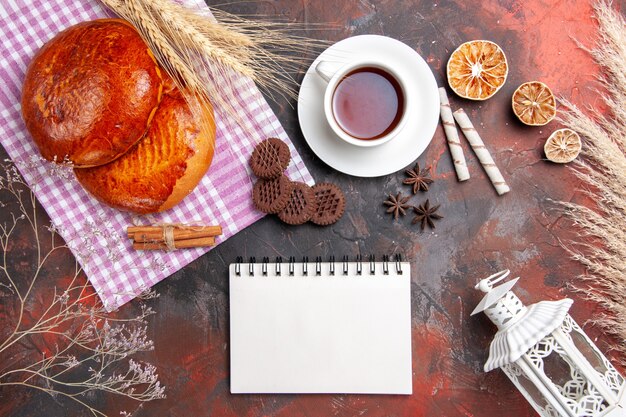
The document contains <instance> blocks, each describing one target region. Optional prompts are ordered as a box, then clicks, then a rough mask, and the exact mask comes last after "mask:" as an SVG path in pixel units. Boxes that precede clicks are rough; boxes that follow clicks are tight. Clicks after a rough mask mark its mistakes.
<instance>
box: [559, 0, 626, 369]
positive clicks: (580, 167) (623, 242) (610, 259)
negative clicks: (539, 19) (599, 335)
mask: <svg viewBox="0 0 626 417" xmlns="http://www.w3.org/2000/svg"><path fill="white" fill-rule="evenodd" d="M595 13H596V18H597V21H598V25H599V40H598V42H597V45H596V47H595V48H594V49H592V50H590V51H589V52H590V53H591V55H592V56H593V57H594V59H595V60H596V61H597V62H598V64H600V66H601V67H602V69H603V73H604V75H603V76H602V77H601V78H600V82H601V83H602V85H603V86H604V88H605V89H606V91H607V93H605V94H603V99H604V102H605V104H606V106H607V109H608V110H609V116H603V115H602V114H600V112H599V111H597V110H595V109H590V110H589V114H585V113H584V112H583V111H581V110H580V109H579V108H577V107H576V106H575V105H573V104H572V103H570V102H568V101H566V100H563V104H564V105H565V107H566V108H567V110H565V111H563V112H562V113H561V115H560V118H561V121H562V122H563V124H565V125H566V126H567V127H569V128H571V129H573V130H575V131H577V132H578V133H579V134H580V135H581V136H582V137H583V139H584V142H583V156H584V161H583V162H579V163H577V165H576V166H575V173H576V175H577V176H578V177H579V178H580V179H581V180H582V181H583V182H584V183H585V184H586V185H587V187H586V188H585V191H584V192H585V193H587V194H588V195H589V196H590V197H591V198H592V199H593V200H594V201H595V202H596V206H595V207H592V208H587V207H584V206H582V205H578V204H574V203H568V202H561V203H560V204H561V206H562V207H564V209H565V214H566V215H567V217H569V218H570V219H571V220H572V221H573V222H574V224H575V225H576V226H577V234H578V236H579V238H580V239H579V242H574V243H573V244H572V245H571V246H569V247H568V250H569V251H570V252H571V253H572V255H573V257H574V259H576V260H578V261H579V262H581V263H582V264H583V265H584V266H585V267H586V273H585V274H584V275H582V276H581V277H580V278H581V279H582V283H577V284H575V285H576V287H577V288H579V289H581V290H583V292H584V294H586V296H587V297H588V298H589V299H591V300H594V301H595V302H597V303H598V304H600V305H601V306H602V307H603V308H604V310H605V311H606V313H604V314H602V315H600V316H599V317H594V318H593V321H594V322H596V323H597V324H599V325H600V326H601V327H602V328H603V329H604V330H605V331H606V332H607V333H610V334H612V335H613V336H615V337H616V338H617V340H618V344H617V346H614V348H615V349H616V350H617V351H619V352H620V353H621V357H620V361H621V363H622V365H626V303H625V302H624V300H625V299H626V22H625V20H624V17H623V16H622V15H621V14H620V13H619V12H617V11H615V10H613V9H612V7H611V3H610V2H608V1H606V0H602V1H600V2H598V3H597V4H596V5H595Z"/></svg>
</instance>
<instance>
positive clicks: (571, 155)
mask: <svg viewBox="0 0 626 417" xmlns="http://www.w3.org/2000/svg"><path fill="white" fill-rule="evenodd" d="M581 148H582V143H581V142H580V136H578V133H576V132H574V131H573V130H571V129H559V130H555V131H554V132H552V134H551V135H550V137H549V138H548V140H547V141H546V144H545V145H544V146H543V150H544V151H545V153H546V157H547V158H548V159H549V160H550V161H552V162H556V163H559V164H565V163H568V162H572V161H573V160H574V159H575V158H576V157H577V156H578V154H579V153H580V150H581Z"/></svg>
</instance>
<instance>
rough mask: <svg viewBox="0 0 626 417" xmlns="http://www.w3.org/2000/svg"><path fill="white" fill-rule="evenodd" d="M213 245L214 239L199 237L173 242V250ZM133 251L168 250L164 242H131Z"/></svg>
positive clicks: (211, 237)
mask: <svg viewBox="0 0 626 417" xmlns="http://www.w3.org/2000/svg"><path fill="white" fill-rule="evenodd" d="M213 245H215V237H213V236H210V237H201V238H197V239H183V240H174V245H173V249H185V248H201V247H207V246H213ZM133 249H135V250H168V249H170V248H168V247H167V244H166V243H165V242H136V241H135V242H133Z"/></svg>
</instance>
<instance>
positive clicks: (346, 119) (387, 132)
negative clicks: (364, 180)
mask: <svg viewBox="0 0 626 417" xmlns="http://www.w3.org/2000/svg"><path fill="white" fill-rule="evenodd" d="M324 65H325V62H324V61H322V62H320V63H319V64H318V65H317V66H316V71H317V72H318V74H319V75H320V76H321V77H322V78H323V79H324V80H325V81H327V82H328V86H327V87H326V93H325V97H324V111H325V113H326V118H327V120H328V123H329V125H330V126H331V128H332V129H333V131H334V132H335V133H336V134H337V136H338V137H340V138H341V139H343V140H345V141H346V142H348V143H351V144H354V145H357V146H376V145H381V144H383V143H385V142H387V141H389V140H390V139H391V138H393V137H394V136H395V135H396V133H397V132H398V131H399V130H400V129H401V127H402V125H403V124H404V121H405V118H406V117H405V108H406V94H405V89H404V87H403V83H402V80H401V79H400V77H398V75H397V74H396V73H395V72H394V71H393V70H392V69H390V68H388V67H387V66H386V65H384V64H383V63H379V62H372V61H363V62H359V63H352V64H348V65H346V66H344V67H343V68H342V69H340V70H339V71H337V72H335V73H334V74H333V75H329V74H328V73H327V72H326V71H325V70H324V68H323V67H324Z"/></svg>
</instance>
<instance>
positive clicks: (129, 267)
mask: <svg viewBox="0 0 626 417" xmlns="http://www.w3.org/2000/svg"><path fill="white" fill-rule="evenodd" d="M185 4H186V5H187V6H191V7H198V8H201V7H206V6H205V5H204V3H203V2H202V1H201V0H187V1H185ZM107 16H108V15H107V11H105V9H104V8H103V7H102V6H101V5H100V3H98V1H97V0H34V1H33V0H28V1H26V0H2V2H0V43H1V45H2V54H1V56H0V60H1V65H0V116H1V117H0V143H2V145H3V146H4V148H5V149H6V151H7V152H8V154H9V156H10V157H11V158H12V160H13V161H14V162H15V164H16V165H17V167H18V168H19V170H20V172H21V173H22V175H23V176H24V179H25V180H26V182H27V183H28V184H29V185H30V186H31V188H32V189H33V190H34V191H35V194H36V196H37V199H38V200H39V202H40V203H41V205H42V206H43V207H44V208H45V210H46V211H47V213H48V215H49V216H50V218H51V219H52V222H53V224H54V226H55V227H56V228H57V229H58V230H59V233H60V234H61V236H62V237H63V238H64V239H65V241H66V242H67V244H68V246H69V247H70V248H71V250H72V252H73V253H74V255H75V256H76V258H77V259H78V261H79V262H80V263H81V265H82V267H83V270H84V271H85V273H86V274H87V277H88V278H89V280H90V281H91V283H92V285H93V286H94V288H95V290H96V291H97V293H98V294H99V295H100V297H101V299H102V301H103V302H104V305H105V307H106V308H107V309H108V310H113V309H115V308H117V307H119V306H120V305H122V304H124V303H125V302H127V301H129V300H131V299H133V298H134V297H135V296H136V295H138V294H139V293H140V292H142V291H143V290H145V289H146V288H149V287H151V286H152V285H154V284H156V283H157V282H159V281H161V280H162V279H164V278H166V277H167V276H169V275H171V274H173V273H174V272H176V271H178V270H179V269H181V268H183V267H184V266H185V265H187V264H189V263H190V262H192V261H193V260H194V259H196V258H198V257H199V256H201V255H203V254H204V253H206V252H207V251H208V249H191V250H181V251H175V252H161V251H145V252H136V251H134V250H133V249H132V246H131V244H130V241H129V239H127V238H126V227H127V226H129V225H131V224H133V223H136V224H155V223H202V224H219V225H221V226H222V228H223V235H222V236H221V237H220V238H219V239H217V243H220V242H223V241H224V240H226V239H228V238H229V237H230V236H232V235H234V234H235V233H237V232H238V231H240V230H242V229H243V228H245V227H247V226H249V225H250V224H252V223H253V222H255V221H256V220H258V219H260V218H261V217H262V216H263V214H262V213H260V212H259V211H257V210H255V209H254V207H253V205H252V200H251V197H250V196H251V190H252V185H253V183H252V182H253V181H254V176H253V175H252V174H251V173H250V171H249V168H248V163H247V161H248V158H249V156H250V154H251V152H252V149H253V147H254V145H255V144H256V143H258V142H259V141H261V140H263V139H264V138H266V137H268V136H275V137H279V138H281V139H282V140H284V141H285V142H287V143H288V144H289V147H290V149H291V154H292V156H293V158H292V162H291V165H290V166H289V169H288V171H287V174H288V175H289V177H290V178H291V179H293V180H297V181H304V182H307V183H309V184H312V183H313V179H312V178H311V175H310V174H309V172H308V170H307V169H306V167H305V166H304V163H303V162H302V159H301V158H300V156H299V154H298V152H297V151H296V150H295V148H294V147H293V144H292V143H291V141H290V140H289V138H288V137H287V135H286V133H285V131H284V130H283V128H282V126H281V124H280V122H279V121H278V119H277V118H276V116H275V115H274V113H273V112H272V110H271V109H270V107H269V106H268V104H267V102H266V101H265V99H264V98H263V97H262V95H261V93H260V92H259V90H258V89H257V87H256V86H255V85H254V83H253V82H252V81H251V80H249V79H246V78H244V77H242V78H240V79H239V80H238V81H237V83H236V89H237V94H235V95H233V97H232V100H233V105H234V107H235V108H239V109H241V115H242V119H243V120H244V121H246V122H247V123H250V126H251V127H252V128H253V129H247V130H251V131H254V132H256V134H255V135H254V136H255V137H250V136H251V134H250V133H248V134H245V133H244V132H243V131H242V129H241V128H240V127H239V126H237V124H236V122H235V121H233V120H229V119H228V118H227V117H225V116H224V115H223V114H219V109H216V113H217V114H216V119H217V137H216V150H215V157H214V159H213V163H212V165H211V168H210V169H209V172H208V174H207V175H206V176H205V177H204V178H203V180H202V182H201V183H200V184H199V185H198V187H197V188H196V189H195V190H194V192H193V193H192V194H191V195H189V196H188V197H187V198H185V199H184V200H183V201H182V202H181V203H180V204H179V205H178V206H176V207H175V208H173V209H171V210H168V211H167V212H165V213H160V214H157V215H150V216H142V217H137V216H133V215H131V214H127V213H122V212H120V211H117V210H115V209H112V208H109V207H108V206H105V205H103V204H101V203H99V202H98V201H97V200H95V199H94V198H93V197H91V196H90V195H89V194H87V192H86V191H85V190H83V188H82V187H81V186H80V184H79V183H78V182H77V181H76V180H75V179H74V177H73V176H72V175H69V177H67V178H63V175H58V174H54V172H55V170H53V169H52V168H53V167H52V166H51V164H50V163H48V162H42V161H41V160H40V158H39V157H38V156H39V152H38V150H37V148H36V147H35V144H34V142H33V140H32V138H31V136H30V134H29V133H28V131H27V130H26V127H25V126H24V122H23V120H22V116H21V109H20V97H21V90H22V83H23V80H24V74H25V71H26V68H27V66H28V64H29V62H30V60H31V58H32V57H33V55H34V54H35V52H36V51H37V50H38V48H40V47H41V46H42V45H43V44H44V43H45V42H46V41H48V40H49V39H50V38H52V37H53V36H54V35H55V34H57V33H58V32H60V31H61V30H63V29H65V28H67V27H68V26H71V25H73V24H76V23H78V22H81V21H85V20H92V19H96V18H100V17H107Z"/></svg>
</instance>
